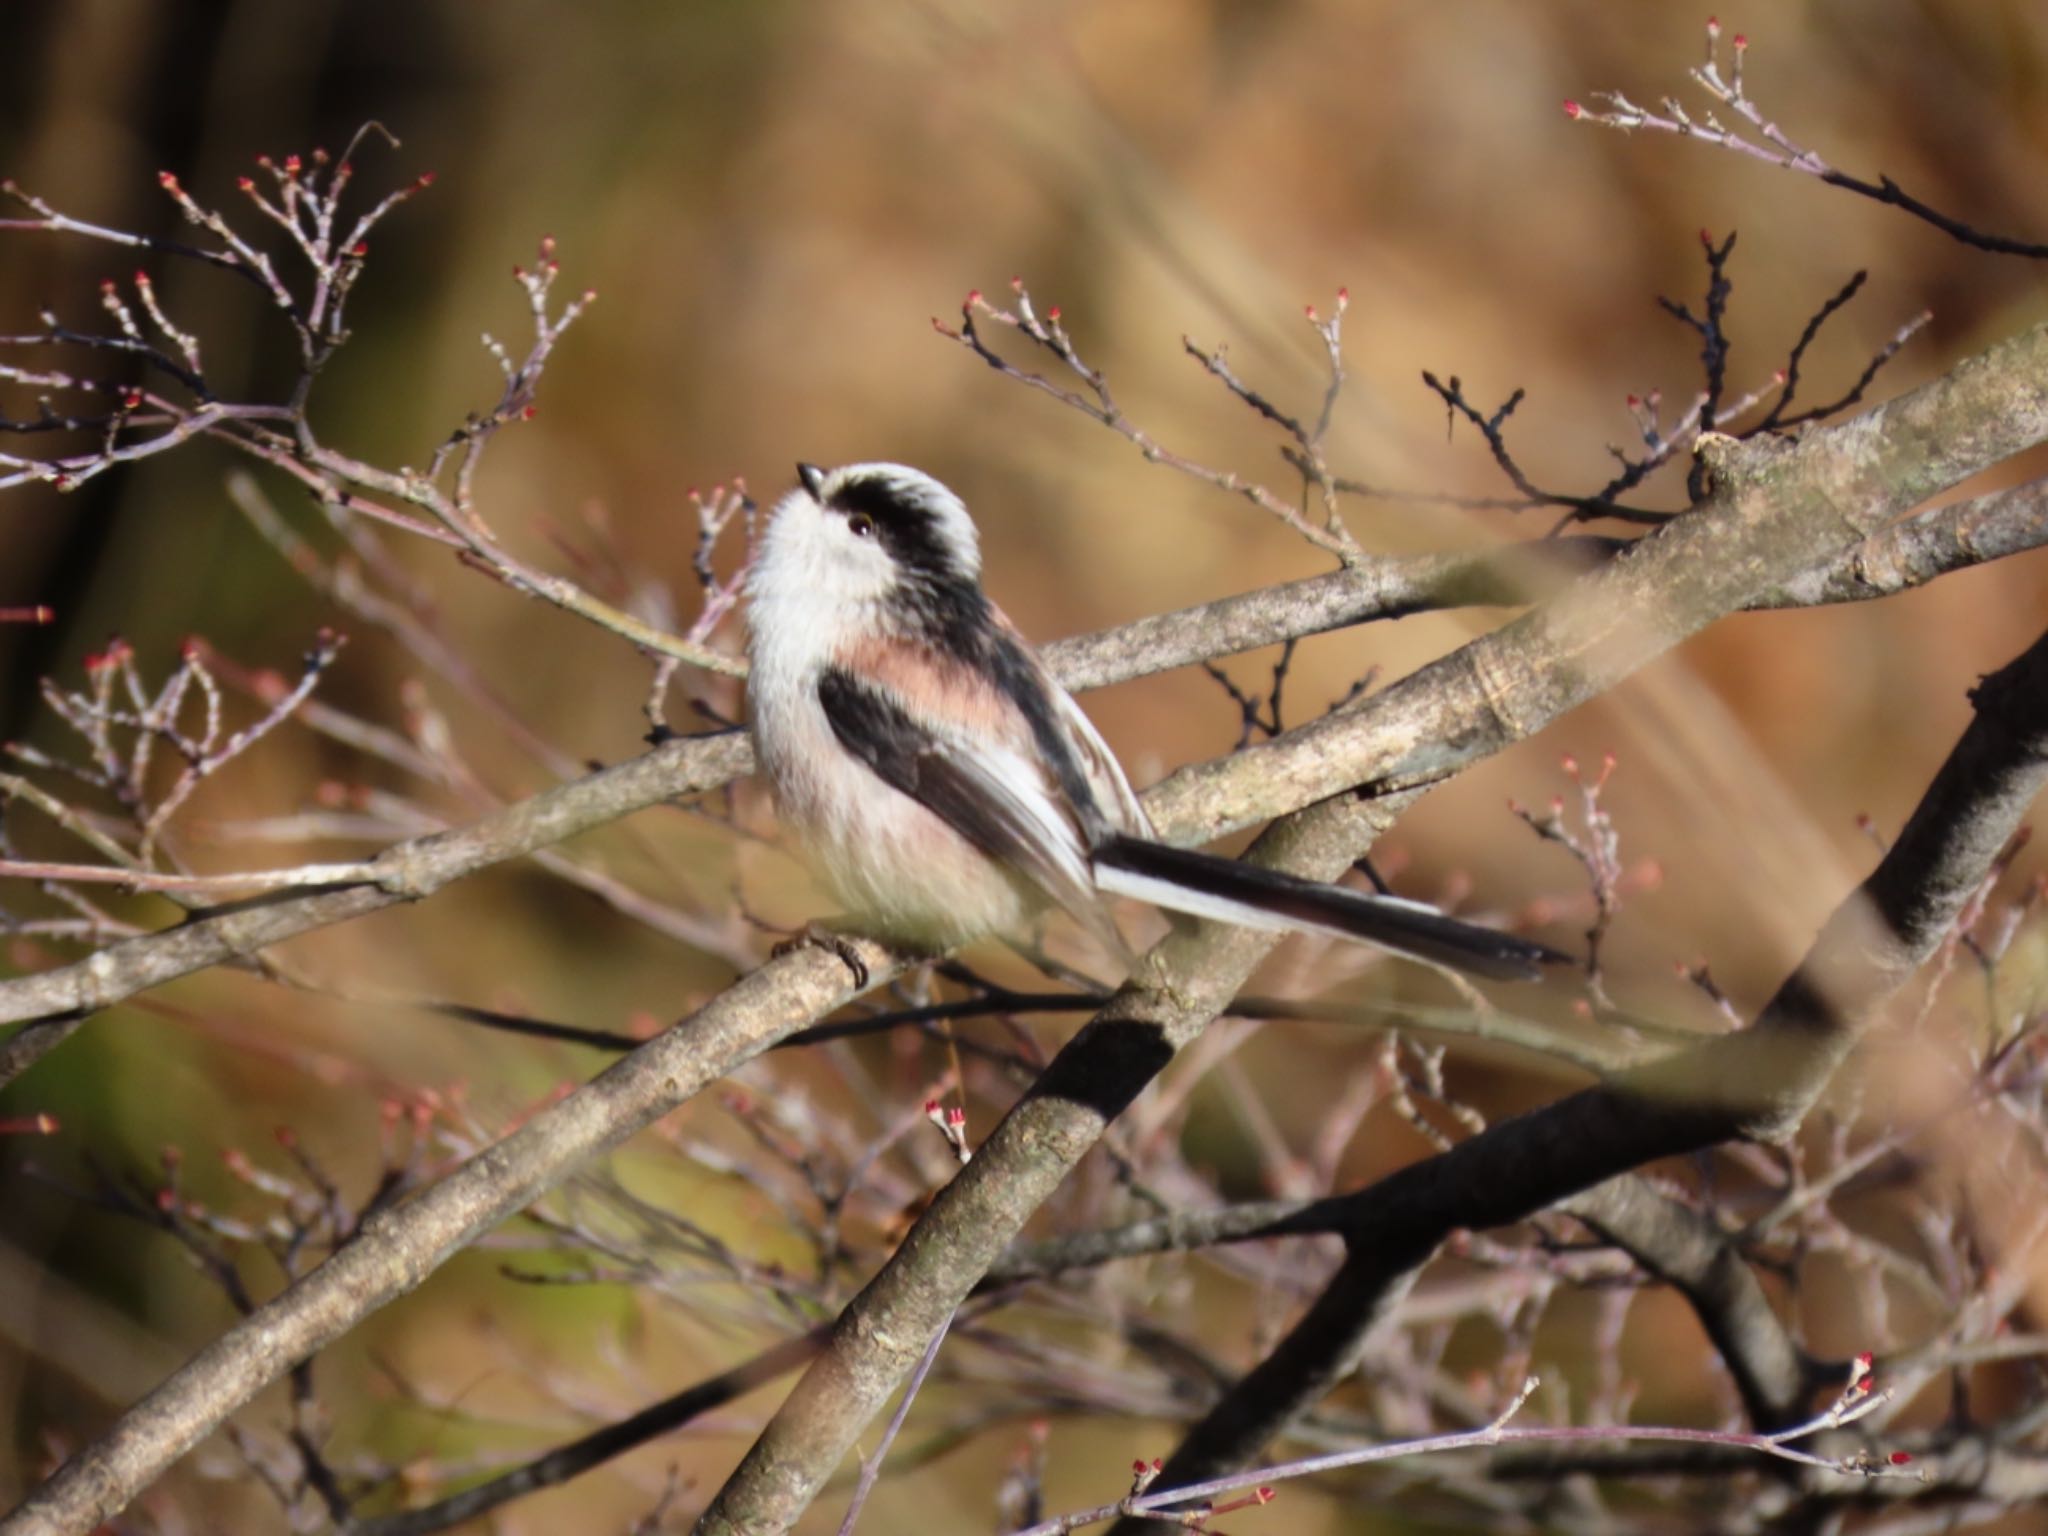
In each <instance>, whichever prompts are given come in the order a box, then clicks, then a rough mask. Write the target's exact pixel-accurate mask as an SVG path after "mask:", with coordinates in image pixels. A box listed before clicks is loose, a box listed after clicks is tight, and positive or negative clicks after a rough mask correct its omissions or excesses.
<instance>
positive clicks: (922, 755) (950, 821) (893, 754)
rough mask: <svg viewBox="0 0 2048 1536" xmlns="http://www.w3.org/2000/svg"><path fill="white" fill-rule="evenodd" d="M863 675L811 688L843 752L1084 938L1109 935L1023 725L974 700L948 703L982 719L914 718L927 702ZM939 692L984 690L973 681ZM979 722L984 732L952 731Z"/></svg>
mask: <svg viewBox="0 0 2048 1536" xmlns="http://www.w3.org/2000/svg"><path fill="white" fill-rule="evenodd" d="M862 673H863V674H864V675H862V676H857V675H855V673H853V672H852V671H849V670H847V669H844V668H840V667H828V668H827V669H826V670H825V672H824V673H823V674H822V675H821V676H820V678H819V680H818V702H819V704H820V705H821V706H823V708H824V711H825V718H826V720H827V721H828V722H829V723H830V725H831V727H832V732H833V734H834V735H835V736H837V737H838V738H839V743H840V745H841V746H843V747H845V748H846V750H847V751H848V752H850V753H852V754H853V755H854V756H855V757H857V758H859V759H860V760H861V761H862V762H863V763H865V764H867V766H868V767H869V768H871V769H872V770H873V771H874V773H875V774H876V776H877V777H879V778H880V779H882V780H883V782H885V783H887V784H889V785H891V786H892V787H894V788H895V789H898V790H901V791H902V792H903V793H904V794H906V795H908V796H910V797H911V798H912V799H913V800H915V801H917V803H918V804H920V805H922V806H923V807H925V809H926V810H928V811H930V812H931V813H932V814H933V815H935V816H937V817H938V818H939V819H940V820H941V821H943V822H945V824H946V825H947V826H949V827H951V828H952V829H953V830H954V831H955V832H958V833H959V834H960V835H961V836H962V837H964V838H966V839H967V841H968V842H970V843H972V844H973V845H974V846H975V847H976V848H978V849H980V850H981V851H982V852H983V853H985V854H987V855H988V856H989V857H990V858H992V859H994V860H996V861H997V862H998V863H1000V864H1001V865H1002V867H1003V868H1005V869H1008V870H1011V871H1014V872H1015V873H1016V874H1018V875H1020V876H1022V877H1023V878H1024V879H1025V880H1026V881H1028V882H1029V883H1030V884H1032V885H1035V886H1037V887H1038V888H1039V889H1040V890H1041V891H1043V892H1044V893H1045V895H1046V896H1047V897H1048V898H1050V899H1051V900H1052V901H1053V902H1055V903H1057V904H1058V905H1060V906H1062V907H1064V908H1066V909H1067V910H1068V911H1069V912H1071V913H1073V914H1074V916H1076V917H1077V918H1079V919H1080V920H1081V921H1082V922H1083V923H1085V924H1086V925H1087V926H1088V927H1089V928H1090V929H1091V930H1094V931H1096V932H1097V933H1098V934H1102V935H1103V936H1105V937H1107V936H1109V935H1113V934H1114V933H1115V928H1114V925H1113V924H1111V923H1109V919H1108V915H1107V911H1106V909H1105V908H1104V906H1103V904H1102V902H1101V900H1100V898H1099V897H1098V896H1097V894H1096V890H1095V877H1094V873H1093V870H1092V869H1091V867H1090V865H1089V862H1088V849H1087V846H1086V845H1085V843H1084V842H1083V841H1082V834H1081V829H1080V823H1079V819H1078V818H1077V816H1076V813H1075V808H1074V807H1073V806H1072V805H1071V804H1070V803H1069V802H1068V799H1067V797H1066V796H1065V795H1064V794H1063V793H1061V792H1060V790H1059V788H1058V787H1057V785H1056V784H1055V783H1054V782H1053V781H1052V780H1051V779H1050V778H1049V777H1048V775H1047V773H1046V772H1045V769H1044V767H1043V766H1042V765H1041V763H1040V760H1039V758H1038V756H1037V754H1036V753H1035V752H1034V751H1032V750H1031V747H1032V743H1031V742H1030V740H1029V738H1028V736H1025V737H1024V738H1023V739H1019V737H1020V731H1021V728H1022V722H1020V721H1018V720H1017V719H1016V717H1015V716H1014V714H1012V713H1010V712H1007V711H1003V710H1001V709H1000V708H998V707H997V706H996V705H995V704H993V703H988V702H987V701H977V700H974V699H972V698H969V699H965V700H956V701H949V702H951V703H965V704H967V705H970V706H980V707H981V712H980V714H979V716H978V714H977V708H976V707H968V708H950V707H949V708H948V709H947V710H946V711H945V713H944V715H943V716H940V715H937V714H936V713H935V712H933V711H931V710H929V709H928V708H920V705H929V704H930V703H931V702H932V701H930V700H927V699H921V698H920V697H918V696H917V693H916V692H914V691H911V690H907V689H904V688H899V687H889V686H878V685H876V684H875V683H872V682H869V681H866V680H865V679H866V677H872V676H875V675H877V673H876V670H875V669H874V668H873V667H872V666H865V667H863V668H862ZM884 675H886V674H884ZM940 683H941V684H942V685H943V686H950V687H957V688H963V689H972V688H977V687H979V688H986V687H987V685H986V684H985V683H979V682H977V681H976V680H975V679H973V678H972V677H971V676H964V677H963V676H956V677H953V678H951V679H944V678H941V679H940ZM932 686H933V682H932V680H931V676H930V674H927V675H926V678H925V680H924V681H922V682H921V683H920V684H919V687H920V688H921V689H924V690H926V691H929V689H930V688H931V687H932ZM990 691H991V692H992V691H993V690H990ZM940 719H944V720H945V721H947V722H949V723H947V724H944V725H941V724H939V723H937V722H938V721H939V720H940ZM977 719H979V723H980V724H981V725H983V726H984V727H986V728H985V729H962V728H960V727H959V726H956V725H953V724H951V723H950V722H951V721H954V720H960V721H969V722H973V721H977ZM1105 929H1106V930H1107V932H1106V933H1105V932H1104V930H1105ZM1118 947H1119V948H1121V941H1120V940H1119V941H1118Z"/></svg>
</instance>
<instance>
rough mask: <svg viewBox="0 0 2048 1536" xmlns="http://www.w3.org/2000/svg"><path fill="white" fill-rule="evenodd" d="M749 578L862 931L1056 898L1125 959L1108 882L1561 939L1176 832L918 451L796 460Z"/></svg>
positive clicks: (1340, 915)
mask: <svg viewBox="0 0 2048 1536" xmlns="http://www.w3.org/2000/svg"><path fill="white" fill-rule="evenodd" d="M747 595H748V619H747V629H748V639H747V647H748V663H749V668H748V681H747V693H748V705H749V713H750V716H751V721H752V728H753V733H754V741H755V746H756V750H757V755H758V759H759V762H760V764H761V766H762V769H763V771H764V772H765V774H766V777H767V779H768V781H769V784H770V786H771V788H772V790H773V792H774V796H775V801H776V807H777V810H778V813H779V814H780V816H781V818H782V819H783V821H784V823H785V825H786V826H788V827H789V828H790V829H791V830H792V831H793V832H794V833H795V834H796V836H797V838H798V840H799V841H800V842H801V843H802V844H803V845H804V846H805V848H806V849H807V851H808V852H809V854H810V856H811V858H812V861H813V862H814V864H815V865H816V866H817V869H818V872H819V874H820V875H821V876H822V878H823V880H824V883H825V884H826V885H827V886H828V887H829V888H830V889H831V891H832V893H833V894H834V895H835V896H836V897H837V898H838V899H839V901H840V902H842V903H843V904H844V906H845V907H846V908H847V911H848V914H849V915H850V917H851V918H852V920H853V923H854V925H855V926H857V927H858V928H859V929H860V931H863V932H867V933H869V934H871V935H873V936H875V937H881V938H886V939H890V940H894V941H897V942H899V943H904V944H907V945H910V946H912V947H915V948H918V949H921V950H925V951H929V952H933V953H943V952H945V951H947V950H950V949H952V948H954V947H956V946H957V945H959V944H961V943H964V942H966V941H967V940H969V939H972V938H976V937H979V936H981V935H984V934H990V933H997V934H1000V933H1016V932H1018V931H1021V930H1022V929H1024V928H1025V927H1026V926H1027V925H1028V924H1029V923H1030V922H1031V921H1032V920H1033V919H1034V918H1036V917H1037V916H1038V915H1039V914H1041V913H1042V912H1044V911H1046V910H1048V909H1051V908H1059V909H1062V910H1064V911H1066V912H1067V913H1069V914H1071V915H1072V916H1073V918H1074V919H1075V920H1076V921H1077V922H1079V923H1080V925H1081V926H1082V927H1083V928H1084V929H1085V930H1087V931H1088V932H1089V933H1091V934H1093V935H1094V936H1095V937H1096V938H1098V939H1099V940H1101V941H1102V942H1103V943H1104V944H1105V945H1106V946H1107V947H1108V948H1109V949H1110V950H1111V951H1112V952H1113V953H1117V954H1120V955H1122V956H1123V957H1125V958H1126V959H1128V958H1129V956H1130V954H1131V951H1130V950H1129V948H1128V947H1127V946H1126V944H1125V942H1124V939H1123V936H1122V932H1121V930H1120V929H1119V928H1118V926H1117V923H1116V920H1115V916H1114V913H1113V910H1112V904H1111V898H1113V897H1126V898H1135V899H1137V900H1140V901H1144V902H1149V903H1151V904H1152V905H1154V906H1158V907H1163V908H1166V909H1168V910H1170V911H1175V912H1180V913H1185V914H1189V915H1192V916H1195V917H1203V918H1211V919H1220V920H1221V921H1224V922H1227V923H1234V924H1237V925H1239V926H1243V927H1249V928H1259V929H1266V930H1274V931H1281V932H1290V931H1306V932H1313V933H1322V934H1332V935H1336V936H1338V937H1341V938H1346V939H1353V940H1360V941H1363V942H1365V943H1367V944H1372V945H1376V946H1378V947H1380V948H1382V949H1387V950H1391V951H1393V952H1394V953H1396V954H1401V955H1406V956H1409V957H1412V958H1414V959H1418V960H1422V961H1426V962H1428V963H1431V964H1434V965H1438V966H1447V967H1451V968H1454V969H1456V970H1460V971H1467V972H1471V973H1473V974H1476V975H1479V976H1485V977H1491V978H1496V979H1504V980H1531V979H1535V978H1536V977H1538V976H1539V975H1540V974H1541V967H1542V966H1543V965H1545V964H1547V963H1552V962H1556V961H1562V960H1565V959H1566V958H1567V957H1566V956H1563V955H1560V954H1558V953H1557V952H1556V951H1554V950H1551V949H1549V948H1547V947H1546V946H1544V945H1541V944H1536V943H1532V942H1530V941H1528V940H1525V939H1521V938H1518V937H1516V936H1514V935H1511V934H1504V933H1500V932H1497V931H1495V930H1493V929H1490V928H1484V927H1480V926H1478V925H1477V924H1473V923H1467V922H1462V921H1460V920H1458V919H1456V918H1453V917H1449V916H1446V915H1445V914H1443V913H1441V912H1438V911H1437V910H1436V909H1435V908H1433V907H1429V906H1427V905H1425V904H1423V903H1421V902H1415V901H1409V900H1406V899H1404V898H1400V897H1395V896H1389V895H1385V894H1376V893H1367V892H1362V891H1355V890H1352V889H1350V888H1348V887H1345V886H1340V885H1333V884H1328V883H1325V882H1321V881H1315V880H1308V879H1303V878H1300V877H1297V876H1293V875H1289V874H1286V873H1283V872H1281V871H1278V870H1273V869H1267V868H1264V867H1262V866H1259V865H1255V864H1251V863H1248V862H1245V861H1243V860H1240V859H1232V858H1227V857H1223V856H1220V855H1216V854H1211V853H1204V852H1199V851H1196V850H1194V849H1188V848H1177V847H1172V846H1170V845H1168V844H1166V843H1164V842H1161V841H1160V840H1159V838H1158V836H1157V835H1156V833H1155V831H1154V829H1153V827H1152V824H1151V821H1150V819H1149V818H1148V817H1147V816H1146V814H1145V809H1144V807H1143V806H1142V805H1141V804H1140V803H1139V800H1138V797H1137V794H1136V793H1135V792H1134V791H1133V790H1132V788H1131V783H1130V780H1129V779H1128V778H1127V777H1125V775H1124V771H1123V769H1122V767H1121V766H1120V765H1119V764H1118V762H1117V759H1116V756H1115V754H1114V753H1112V752H1111V751H1110V749H1109V747H1108V745H1107V744H1106V743H1105V742H1104V741H1103V739H1102V737H1101V735H1100V734H1099V733H1098V732H1097V731H1096V729H1095V727H1094V725H1093V724H1092V723H1091V722H1090V721H1089V719H1088V717H1087V715H1085V714H1084V713H1083V712H1082V710H1081V707H1080V706H1079V705H1078V704H1077V703H1075V701H1074V699H1073V697H1072V695H1070V694H1069V693H1068V692H1067V691H1066V690H1065V689H1064V688H1062V687H1061V686H1060V685H1059V684H1058V683H1057V682H1056V681H1055V680H1054V679H1053V677H1052V675H1051V673H1050V672H1049V671H1048V670H1047V669H1046V666H1045V663H1044V662H1043V661H1042V660H1041V659H1040V658H1039V656H1038V653H1037V652H1036V651H1035V650H1034V649H1033V648H1032V647H1031V645H1030V644H1029V643H1028V642H1027V641H1026V640H1025V639H1024V637H1023V636H1022V635H1021V634H1020V633H1019V632H1018V630H1017V628H1016V626H1015V625H1013V624H1012V623H1011V622H1010V620H1009V619H1008V618H1007V617H1006V616H1005V615H1004V614H1003V612H1002V610H1001V609H999V608H998V607H996V605H995V604H994V603H993V602H991V601H990V600H989V598H988V596H987V594H986V593H985V592H984V591H983V589H982V563H981V546H980V539H979V537H978V535H977V533H976V529H975V525H974V520H973V518H972V517H971V516H970V515H969V513H968V510H967V507H966V504H965V503H964V502H963V501H962V500H961V499H960V497H959V496H957V495H955V494H954V492H953V491H951V490H950V489H948V488H947V487H946V486H945V485H943V484H941V483H940V482H939V481H938V480H936V479H934V478H933V477H932V476H930V475H928V474H925V473H924V472H923V471H921V470H917V469H913V468H911V467H909V466H908V465H903V464H891V463H859V464H849V465H846V466H844V467H842V468H838V469H830V470H827V469H821V468H819V467H817V466H816V465H813V464H799V465H798V466H797V483H796V485H795V486H794V487H793V488H792V489H791V490H790V491H789V492H788V493H787V494H786V495H785V496H783V497H782V498H781V500H780V501H779V502H778V503H777V504H776V506H775V508H774V511H773V512H772V514H771V515H770V518H769V520H768V523H767V526H766V528H765V530H764V531H763V533H762V535H761V538H760V543H759V547H758V549H757V550H756V552H755V557H754V564H753V567H752V569H751V571H750V572H749V574H748V577H747ZM810 936H811V937H814V938H822V939H823V941H824V942H828V943H831V942H833V941H832V939H831V937H830V936H829V935H826V934H822V933H817V932H813V933H812V934H811V935H810ZM833 947H835V948H837V949H838V950H839V952H840V953H841V954H842V955H849V956H850V953H851V949H850V946H848V945H846V944H845V943H844V942H843V940H842V941H841V942H838V943H834V944H833ZM848 963H849V965H853V967H854V970H855V977H856V981H857V983H860V984H864V981H865V978H864V977H863V976H862V975H861V967H859V966H858V965H855V964H854V962H853V961H852V960H851V959H850V958H849V961H848Z"/></svg>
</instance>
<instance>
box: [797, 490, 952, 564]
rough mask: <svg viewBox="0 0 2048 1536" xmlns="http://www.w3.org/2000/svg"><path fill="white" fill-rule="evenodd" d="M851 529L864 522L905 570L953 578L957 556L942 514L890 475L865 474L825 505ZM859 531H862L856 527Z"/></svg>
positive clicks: (839, 491)
mask: <svg viewBox="0 0 2048 1536" xmlns="http://www.w3.org/2000/svg"><path fill="white" fill-rule="evenodd" d="M825 510H826V511H827V512H836V513H839V514H841V515H842V516H844V517H845V518H846V519H847V522H848V524H849V526H852V525H853V524H854V523H855V521H856V520H857V519H865V520H866V521H867V524H868V532H867V533H865V534H862V535H861V536H862V537H877V536H879V538H880V540H881V542H882V544H883V546H884V547H885V548H887V549H888V551H889V553H890V554H891V555H893V556H894V557H895V558H896V560H897V561H898V562H899V563H900V564H902V565H903V566H904V567H905V568H906V569H909V570H913V571H924V572H928V573H931V574H934V575H951V574H953V573H954V565H955V563H956V560H957V557H956V555H955V554H954V551H953V549H952V547H951V546H950V545H949V544H948V543H947V542H946V540H945V538H944V537H943V536H942V535H941V534H940V532H939V519H940V513H939V511H938V510H937V509H935V508H932V507H930V506H927V505H926V504H925V502H924V501H923V500H922V499H921V498H920V497H919V496H917V495H916V493H915V492H914V491H912V490H910V489H908V488H906V487H904V486H902V485H900V484H899V483H898V482H897V481H895V480H893V479H891V478H889V477H888V476H885V475H862V476H859V477H857V478H855V479H851V480H847V481H845V482H843V483H842V484H840V485H839V486H837V487H835V488H834V490H833V492H832V495H831V497H830V498H829V499H828V500H827V501H826V502H825ZM854 531H855V532H856V533H859V532H860V530H859V529H858V528H855V529H854Z"/></svg>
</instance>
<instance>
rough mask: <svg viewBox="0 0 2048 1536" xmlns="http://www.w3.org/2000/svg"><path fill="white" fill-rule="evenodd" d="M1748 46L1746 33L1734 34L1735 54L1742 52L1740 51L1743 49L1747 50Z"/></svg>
mask: <svg viewBox="0 0 2048 1536" xmlns="http://www.w3.org/2000/svg"><path fill="white" fill-rule="evenodd" d="M1748 46H1749V35H1748V34H1747V33H1745V32H1738V33H1736V34H1735V51H1736V52H1737V53H1740V52H1742V50H1743V49H1745V48H1747V47H1748Z"/></svg>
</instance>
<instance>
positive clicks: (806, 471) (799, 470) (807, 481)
mask: <svg viewBox="0 0 2048 1536" xmlns="http://www.w3.org/2000/svg"><path fill="white" fill-rule="evenodd" d="M796 477H797V479H799V480H801V481H802V482H803V487H804V489H805V490H807V491H809V492H810V493H811V497H812V499H813V500H816V499H818V497H819V496H820V494H821V493H822V492H823V491H824V489H825V471H823V470H822V469H820V468H818V466H817V465H815V464H802V463H800V464H798V465H797V467H796Z"/></svg>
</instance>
